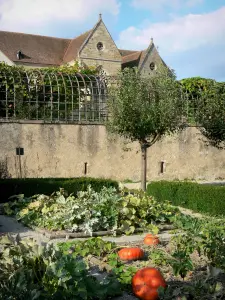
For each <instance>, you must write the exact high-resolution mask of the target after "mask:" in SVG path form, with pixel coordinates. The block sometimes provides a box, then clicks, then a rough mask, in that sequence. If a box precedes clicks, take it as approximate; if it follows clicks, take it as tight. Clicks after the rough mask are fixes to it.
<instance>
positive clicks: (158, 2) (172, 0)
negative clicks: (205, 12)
mask: <svg viewBox="0 0 225 300" xmlns="http://www.w3.org/2000/svg"><path fill="white" fill-rule="evenodd" d="M203 2H204V0H133V1H132V3H131V5H132V6H133V7H135V8H139V9H149V10H153V11H155V10H161V9H164V8H173V9H179V8H182V7H185V6H187V7H193V6H196V5H198V4H202V3H203Z"/></svg>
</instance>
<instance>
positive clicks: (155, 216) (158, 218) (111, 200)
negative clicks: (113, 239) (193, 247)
mask: <svg viewBox="0 0 225 300" xmlns="http://www.w3.org/2000/svg"><path fill="white" fill-rule="evenodd" d="M11 200H12V201H10V202H8V203H5V204H4V206H3V207H4V212H5V214H7V215H16V218H17V219H18V220H20V221H21V222H23V223H24V224H26V225H28V226H36V227H39V228H47V229H49V230H66V231H69V232H88V233H89V234H92V232H94V231H101V230H103V231H104V230H110V231H111V232H112V233H114V234H116V233H118V232H119V233H126V234H131V233H133V232H134V231H135V230H136V229H139V230H140V229H141V230H142V231H144V230H148V231H151V232H153V233H158V227H157V224H159V223H171V221H172V220H173V218H174V216H175V215H178V214H179V213H180V212H179V210H178V209H177V208H176V207H174V206H172V205H171V204H170V203H169V202H167V201H165V202H163V203H162V202H158V201H156V200H155V199H154V198H153V197H149V196H147V195H146V194H144V193H139V192H137V193H136V194H134V195H132V194H128V195H124V192H122V194H119V193H118V192H117V191H116V189H113V188H105V187H104V188H102V190H101V191H100V192H95V191H94V190H93V189H92V188H91V186H89V187H88V189H87V191H84V192H82V191H81V192H78V193H77V196H76V197H75V196H73V195H69V196H67V194H66V192H65V191H64V190H63V189H61V190H60V191H59V192H56V193H53V194H52V195H50V196H46V195H43V194H40V195H34V196H32V197H24V195H23V194H22V195H18V196H14V197H12V198H11Z"/></svg>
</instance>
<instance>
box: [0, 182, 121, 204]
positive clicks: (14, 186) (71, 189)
mask: <svg viewBox="0 0 225 300" xmlns="http://www.w3.org/2000/svg"><path fill="white" fill-rule="evenodd" d="M88 185H91V187H92V188H93V189H94V190H95V191H96V192H100V190H101V189H102V188H103V186H105V187H107V188H108V187H114V188H116V189H118V182H116V181H114V180H111V179H102V178H88V177H80V178H71V179H69V178H26V179H0V191H1V193H0V194H1V197H0V203H3V202H6V201H7V199H8V198H9V197H10V196H12V195H18V194H24V195H25V196H26V197H30V196H33V195H35V194H45V195H50V194H52V193H53V192H54V191H57V190H59V189H60V188H64V189H65V190H66V191H68V193H69V194H71V193H74V195H75V196H76V194H77V192H78V191H86V190H87V187H88Z"/></svg>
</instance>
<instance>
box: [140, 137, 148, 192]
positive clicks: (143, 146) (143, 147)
mask: <svg viewBox="0 0 225 300" xmlns="http://www.w3.org/2000/svg"><path fill="white" fill-rule="evenodd" d="M147 148H148V146H147V145H146V144H145V143H144V144H141V189H142V190H143V191H146V177H147Z"/></svg>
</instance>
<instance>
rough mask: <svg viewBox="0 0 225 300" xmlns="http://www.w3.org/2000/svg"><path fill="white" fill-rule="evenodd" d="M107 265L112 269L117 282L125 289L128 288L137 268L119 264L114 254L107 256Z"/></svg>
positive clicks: (119, 261)
mask: <svg viewBox="0 0 225 300" xmlns="http://www.w3.org/2000/svg"><path fill="white" fill-rule="evenodd" d="M107 263H108V264H109V265H110V266H111V267H113V268H112V272H113V273H114V274H115V275H116V278H117V279H118V280H119V282H120V283H122V284H123V286H125V287H128V285H129V286H130V284H131V279H132V277H133V275H134V274H135V273H136V272H137V268H136V267H132V266H129V265H126V264H125V263H123V262H121V260H120V259H119V257H118V255H117V254H116V253H111V254H109V255H108V256H107Z"/></svg>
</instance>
